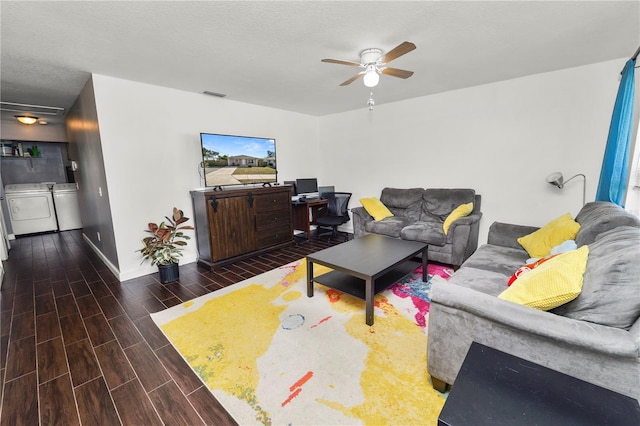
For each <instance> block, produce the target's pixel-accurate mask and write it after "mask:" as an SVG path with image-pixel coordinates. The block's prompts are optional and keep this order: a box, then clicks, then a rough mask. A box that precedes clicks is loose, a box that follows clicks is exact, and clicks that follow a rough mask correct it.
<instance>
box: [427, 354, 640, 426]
mask: <svg viewBox="0 0 640 426" xmlns="http://www.w3.org/2000/svg"><path fill="white" fill-rule="evenodd" d="M585 368H592V367H591V366H588V365H585ZM639 424H640V406H639V405H638V400H636V399H634V398H631V397H628V396H625V395H621V394H619V393H616V392H614V391H611V390H609V389H605V388H603V387H600V386H596V385H594V384H592V383H587V382H585V381H583V380H580V379H577V378H575V377H571V376H568V375H566V374H563V373H560V372H558V371H555V370H551V369H549V368H546V367H543V366H542V365H538V364H535V363H533V362H530V361H527V360H524V359H522V358H519V357H516V356H513V355H510V354H507V353H504V352H502V351H499V350H497V349H493V348H490V347H488V346H485V345H482V344H480V343H477V342H473V343H472V344H471V347H470V348H469V352H468V353H467V356H466V357H465V359H464V362H463V363H462V368H461V369H460V372H459V373H458V377H457V378H456V382H455V383H454V384H453V387H452V388H451V392H450V393H449V396H448V397H447V401H446V402H445V404H444V407H443V408H442V411H441V412H440V416H439V418H438V426H484V425H491V426H501V425H504V426H507V425H508V426H512V425H538V426H541V425H545V426H556V425H557V426H566V425H598V426H601V425H616V426H623V425H629V426H631V425H634V426H637V425H639Z"/></svg>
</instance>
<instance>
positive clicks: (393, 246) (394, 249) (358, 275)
mask: <svg viewBox="0 0 640 426" xmlns="http://www.w3.org/2000/svg"><path fill="white" fill-rule="evenodd" d="M427 248H428V246H427V244H424V243H419V242H415V241H405V240H400V239H397V238H391V237H385V236H383V235H378V234H368V235H365V236H363V237H360V238H356V239H353V240H351V241H348V242H346V243H342V244H339V245H337V246H333V247H330V248H328V249H325V250H321V251H318V252H316V253H313V254H310V255H309V256H307V296H309V297H313V283H314V282H317V283H319V284H322V285H325V286H327V287H331V288H335V289H336V290H340V291H342V292H344V293H348V294H350V295H352V296H355V297H357V298H359V299H362V300H364V301H365V305H366V323H367V325H373V297H374V295H375V294H376V293H379V292H381V291H383V290H384V289H386V288H387V287H389V286H390V285H391V284H393V283H395V282H397V281H398V280H400V279H401V278H403V277H404V276H405V275H407V274H409V273H410V272H411V271H413V270H414V269H415V268H416V267H417V266H418V264H417V262H411V261H410V260H411V259H413V258H414V257H416V256H417V255H418V254H422V281H425V282H426V281H427ZM314 263H317V264H319V265H324V266H326V267H329V268H331V269H333V271H331V272H328V273H326V274H322V275H320V276H317V277H315V278H314V276H313V264H314Z"/></svg>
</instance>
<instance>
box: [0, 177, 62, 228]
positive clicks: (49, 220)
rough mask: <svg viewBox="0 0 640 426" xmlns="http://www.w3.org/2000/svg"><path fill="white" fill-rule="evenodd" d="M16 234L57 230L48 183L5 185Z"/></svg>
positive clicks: (10, 216) (12, 224)
mask: <svg viewBox="0 0 640 426" xmlns="http://www.w3.org/2000/svg"><path fill="white" fill-rule="evenodd" d="M4 193H5V196H6V199H7V206H8V207H9V218H10V220H11V227H12V228H13V234H14V235H23V234H33V233H35V232H47V231H57V230H58V222H57V221H56V211H55V208H54V206H53V197H52V195H51V190H50V189H49V186H48V185H43V184H41V183H19V184H13V185H7V186H5V187H4Z"/></svg>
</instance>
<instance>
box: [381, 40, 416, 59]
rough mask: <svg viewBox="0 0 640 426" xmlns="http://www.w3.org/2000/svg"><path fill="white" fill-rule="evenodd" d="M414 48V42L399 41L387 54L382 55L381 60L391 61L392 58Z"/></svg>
mask: <svg viewBox="0 0 640 426" xmlns="http://www.w3.org/2000/svg"><path fill="white" fill-rule="evenodd" d="M415 48H416V45H415V44H413V43H411V42H409V41H403V42H402V43H400V44H399V45H397V46H396V47H394V48H393V49H391V50H390V51H388V52H387V54H386V55H384V57H383V58H382V62H384V63H388V62H391V61H393V60H394V59H396V58H399V57H400V56H402V55H404V54H406V53H409V52H411V51H412V50H413V49H415Z"/></svg>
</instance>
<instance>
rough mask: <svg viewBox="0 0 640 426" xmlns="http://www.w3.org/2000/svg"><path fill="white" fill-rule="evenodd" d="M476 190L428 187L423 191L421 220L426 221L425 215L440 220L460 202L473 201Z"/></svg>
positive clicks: (442, 220)
mask: <svg viewBox="0 0 640 426" xmlns="http://www.w3.org/2000/svg"><path fill="white" fill-rule="evenodd" d="M475 195H476V191H474V190H473V189H459V188H454V189H446V188H428V189H426V190H425V191H424V195H423V197H424V202H423V204H422V206H423V208H422V216H421V218H420V220H421V221H423V222H427V221H428V220H427V219H426V218H425V216H428V217H430V218H437V219H439V220H440V222H444V220H445V219H446V218H447V216H449V215H450V214H451V212H452V211H453V210H455V208H456V207H458V206H459V205H461V204H467V203H473V201H474V198H475Z"/></svg>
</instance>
